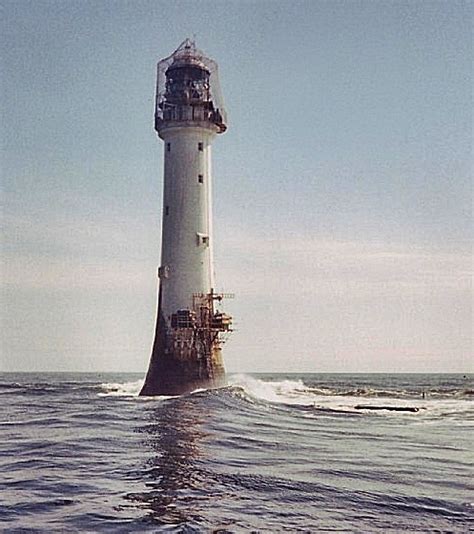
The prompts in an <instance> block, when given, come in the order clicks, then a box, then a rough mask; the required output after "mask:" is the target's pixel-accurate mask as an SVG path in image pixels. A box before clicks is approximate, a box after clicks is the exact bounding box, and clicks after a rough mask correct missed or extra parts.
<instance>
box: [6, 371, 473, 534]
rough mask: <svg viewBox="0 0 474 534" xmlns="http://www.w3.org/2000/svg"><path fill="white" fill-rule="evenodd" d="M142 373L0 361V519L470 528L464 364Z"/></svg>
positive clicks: (67, 526)
mask: <svg viewBox="0 0 474 534" xmlns="http://www.w3.org/2000/svg"><path fill="white" fill-rule="evenodd" d="M141 383H142V375H138V374H65V373H64V374H61V373H57V374H47V373H39V374H38V373H37V374H21V373H1V374H0V403H1V408H0V414H1V415H0V432H1V439H0V530H1V531H2V532H8V533H14V532H22V533H23V532H111V533H120V532H190V533H191V532H216V533H217V532H219V533H225V532H280V531H285V532H360V533H364V534H365V533H371V532H469V531H470V530H472V529H473V523H472V518H473V512H474V494H473V491H472V489H473V479H474V477H473V471H472V460H473V441H474V439H473V432H472V430H473V426H474V425H473V423H474V403H473V399H474V384H473V376H472V375H468V376H463V375H433V374H431V375H421V374H417V375H383V374H374V375H360V374H359V375H357V374H356V375H349V374H299V375H295V374H291V375H281V374H278V375H275V374H265V375H262V374H260V375H230V376H229V386H228V387H225V388H222V389H219V390H207V391H205V390H203V391H197V392H194V393H192V394H189V395H184V396H180V397H155V398H140V397H138V396H137V394H138V391H139V389H140V386H141ZM374 408H382V409H374ZM389 408H397V410H400V409H401V408H402V409H403V410H406V409H408V410H409V411H393V410H391V409H389Z"/></svg>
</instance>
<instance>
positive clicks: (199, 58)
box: [140, 39, 232, 395]
mask: <svg viewBox="0 0 474 534" xmlns="http://www.w3.org/2000/svg"><path fill="white" fill-rule="evenodd" d="M155 129H156V131H157V133H158V136H159V137H160V138H161V139H162V140H163V142H164V191H163V225H162V246H161V266H160V267H159V269H158V276H159V292H158V313H157V320H156V331H155V340H154V344H153V350H152V355H151V360H150V365H149V369H148V373H147V375H146V378H145V383H144V385H143V388H142V390H141V392H140V395H179V394H183V393H187V392H190V391H193V390H194V389H197V388H209V387H220V386H222V385H224V384H225V370H224V363H223V359H222V350H221V346H222V343H223V342H224V341H225V338H226V335H227V333H228V332H230V331H231V326H232V319H231V317H230V316H229V315H227V314H225V313H223V312H221V311H218V309H217V307H218V305H219V303H220V302H221V300H222V298H223V295H219V294H216V293H215V292H214V289H213V288H214V265H213V242H212V238H213V235H212V173H211V144H212V141H213V139H214V137H215V136H216V135H217V134H220V133H223V132H224V131H225V130H226V129H227V118H226V112H225V109H224V105H223V101H222V96H221V92H220V87H219V79H218V75H217V64H216V63H215V62H214V61H212V60H211V59H209V58H207V57H205V56H204V54H203V53H202V52H200V51H199V50H197V49H196V46H195V44H194V42H192V41H190V40H189V39H186V40H185V41H184V42H183V43H182V44H181V45H180V46H179V47H178V48H177V50H176V51H175V52H173V54H171V56H169V57H168V58H165V59H163V60H161V61H160V62H159V63H158V74H157V89H156V107H155Z"/></svg>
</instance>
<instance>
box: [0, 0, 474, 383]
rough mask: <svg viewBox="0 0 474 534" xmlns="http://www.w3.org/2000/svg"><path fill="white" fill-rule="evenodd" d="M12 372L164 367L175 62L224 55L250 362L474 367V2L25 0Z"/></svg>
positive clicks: (231, 194) (14, 47)
mask: <svg viewBox="0 0 474 534" xmlns="http://www.w3.org/2000/svg"><path fill="white" fill-rule="evenodd" d="M1 4H2V6H3V17H2V23H1V24H2V28H1V32H0V33H1V36H0V39H1V43H0V46H1V48H2V54H1V55H2V59H1V70H2V72H3V74H2V77H1V97H0V99H1V100H0V102H1V112H2V128H1V141H2V157H1V174H2V195H1V201H2V226H3V237H2V257H3V264H2V277H1V278H2V280H1V295H2V306H1V315H2V332H3V333H2V351H1V355H0V370H3V371H136V372H143V373H145V371H146V369H147V367H148V361H149V357H150V351H151V345H152V341H153V334H154V322H155V314H156V287H157V277H156V270H157V266H158V265H159V263H160V258H159V253H160V239H161V236H160V232H161V229H160V224H161V222H160V218H161V198H162V185H163V175H162V165H163V147H162V142H161V141H160V140H159V139H157V137H156V134H155V133H154V131H153V104H154V87H155V73H156V62H157V61H158V60H159V59H161V58H163V57H166V56H168V55H169V54H170V53H171V52H173V50H175V49H176V48H177V46H178V45H179V44H180V43H181V42H182V41H183V40H184V39H185V38H186V37H191V38H193V37H194V38H195V39H196V44H197V46H198V47H199V48H201V49H202V50H204V51H205V52H206V53H207V54H208V55H209V56H210V57H212V58H213V59H215V60H216V61H217V62H218V63H219V69H220V78H221V86H222V90H223V93H224V98H225V101H226V106H227V110H228V114H229V129H228V131H227V132H226V133H225V134H224V135H222V136H218V138H217V139H216V140H215V142H214V145H213V172H214V228H215V242H214V248H215V268H216V277H217V286H218V287H217V289H219V290H222V291H225V292H230V293H234V294H235V298H234V299H231V300H229V301H228V302H227V303H226V310H227V311H228V312H230V313H232V314H233V316H234V321H235V328H236V330H235V332H234V333H233V334H232V337H231V339H230V340H229V341H228V343H227V344H226V345H225V347H224V358H225V362H226V366H227V369H228V370H229V371H231V372H362V373H367V372H406V373H410V372H459V373H466V372H472V371H474V362H473V358H472V354H473V350H472V349H473V326H472V289H471V284H472V248H471V236H472V222H473V219H472V181H471V180H472V145H471V142H472V3H470V2H467V1H464V2H463V1H456V0H449V1H423V2H421V1H420V2H413V1H404V0H400V1H397V2H389V1H378V2H374V1H367V0H365V1H364V0H362V1H356V0H352V1H349V0H347V1H318V0H311V1H298V0H297V1H289V0H285V1H283V0H272V1H268V0H260V1H244V0H242V1H224V0H223V1H210V0H209V1H197V0H196V1H192V2H190V1H175V2H170V1H168V0H167V1H161V0H135V1H125V0H115V1H109V0H103V1H96V0H94V1H88V0H80V1H79V0H70V1H68V2H66V1H62V0H61V1H49V0H48V1H46V0H34V1H26V0H2V1H1Z"/></svg>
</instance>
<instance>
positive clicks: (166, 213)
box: [165, 206, 170, 215]
mask: <svg viewBox="0 0 474 534" xmlns="http://www.w3.org/2000/svg"><path fill="white" fill-rule="evenodd" d="M169 214H170V207H169V206H165V215H169Z"/></svg>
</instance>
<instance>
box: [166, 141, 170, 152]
mask: <svg viewBox="0 0 474 534" xmlns="http://www.w3.org/2000/svg"><path fill="white" fill-rule="evenodd" d="M166 151H167V152H171V143H166Z"/></svg>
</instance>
